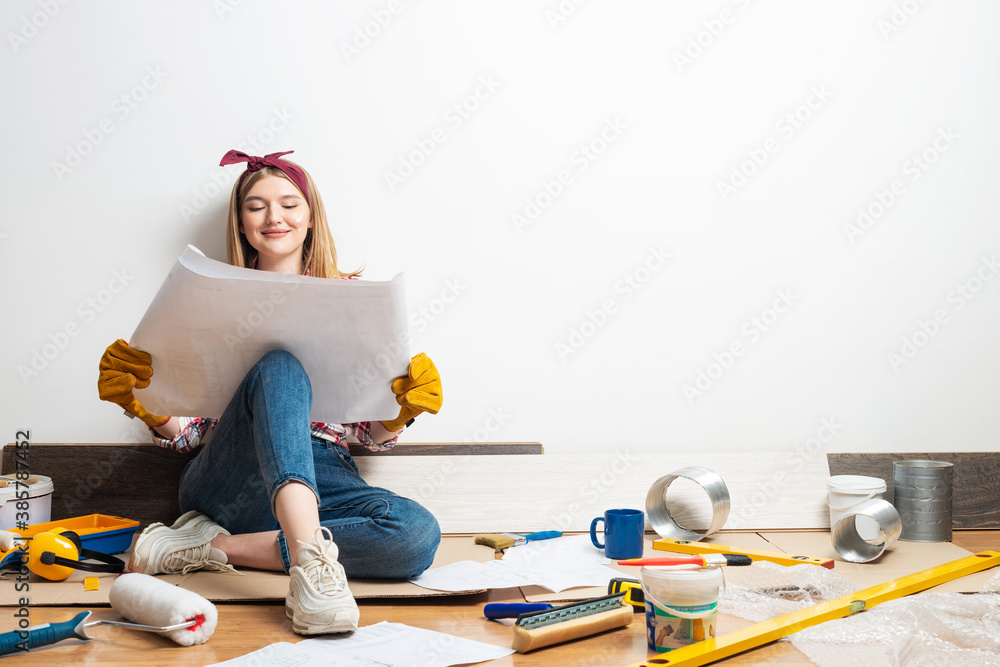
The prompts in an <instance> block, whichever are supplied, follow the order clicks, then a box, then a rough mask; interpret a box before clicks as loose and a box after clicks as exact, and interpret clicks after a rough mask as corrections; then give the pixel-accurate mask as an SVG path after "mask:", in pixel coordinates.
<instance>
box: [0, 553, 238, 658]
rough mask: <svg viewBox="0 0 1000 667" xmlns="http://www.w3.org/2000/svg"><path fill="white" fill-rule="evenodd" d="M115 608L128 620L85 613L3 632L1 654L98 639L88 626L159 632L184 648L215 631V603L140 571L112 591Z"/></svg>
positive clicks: (121, 578)
mask: <svg viewBox="0 0 1000 667" xmlns="http://www.w3.org/2000/svg"><path fill="white" fill-rule="evenodd" d="M108 599H109V601H110V602H111V607H112V608H113V609H114V610H115V611H116V612H118V613H119V614H120V615H121V616H122V617H124V618H125V619H126V621H128V622H125V621H105V620H99V621H91V622H89V623H88V622H87V619H88V618H89V617H90V614H91V612H89V611H84V612H81V613H79V614H77V615H76V617H74V618H73V619H71V620H69V621H64V622H62V623H46V624H44V625H38V626H35V627H31V628H25V629H24V630H15V631H13V632H8V633H5V634H3V635H0V655H7V654H11V653H20V652H22V651H27V650H29V649H34V648H37V647H39V646H47V645H49V644H55V643H56V642H60V641H62V640H63V639H73V638H76V639H84V640H86V639H92V637H91V636H90V635H88V634H87V628H91V627H94V626H96V625H110V626H113V627H118V628H128V629H131V630H144V631H146V632H156V633H159V634H162V635H164V636H166V637H169V638H170V639H172V640H173V641H175V642H176V643H178V644H180V645H181V646H193V645H195V644H204V643H205V642H207V641H208V638H209V637H211V636H212V633H213V632H214V631H215V626H216V624H217V623H218V612H217V611H216V609H215V605H213V604H212V603H211V602H209V601H208V600H206V599H205V598H203V597H201V596H200V595H198V594H197V593H193V592H191V591H187V590H184V589H183V588H178V587H177V586H173V585H171V584H168V583H166V582H165V581H162V580H160V579H157V578H156V577H152V576H149V575H147V574H139V573H137V572H126V573H125V574H122V575H120V576H119V577H118V578H117V579H115V582H114V583H113V584H112V585H111V591H110V592H109V593H108Z"/></svg>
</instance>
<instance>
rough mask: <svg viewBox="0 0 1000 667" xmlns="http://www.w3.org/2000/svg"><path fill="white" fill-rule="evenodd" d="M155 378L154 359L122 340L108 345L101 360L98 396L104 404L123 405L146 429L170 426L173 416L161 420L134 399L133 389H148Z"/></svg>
mask: <svg viewBox="0 0 1000 667" xmlns="http://www.w3.org/2000/svg"><path fill="white" fill-rule="evenodd" d="M152 376H153V358H152V357H151V356H149V355H148V354H146V353H145V352H142V351H140V350H136V349H135V348H131V347H129V346H128V343H126V342H125V341H123V340H122V339H121V338H119V339H118V340H116V341H115V342H114V343H112V344H111V345H109V346H108V349H107V350H105V351H104V356H102V357H101V374H100V376H99V377H98V379H97V393H98V394H99V395H100V397H101V400H102V401H110V402H111V403H116V404H118V405H120V406H121V407H122V408H123V409H124V410H125V411H126V412H129V413H131V414H133V415H135V416H136V417H138V418H139V419H141V420H142V421H143V423H145V424H146V425H147V426H149V427H151V428H156V427H157V426H162V425H163V424H165V423H167V421H168V420H169V419H170V417H159V416H157V415H151V414H149V413H148V412H146V409H145V408H144V407H142V405H141V404H140V403H139V401H137V400H135V395H134V394H133V393H132V390H133V389H134V388H135V387H138V388H140V389H142V388H143V387H148V386H149V378H151V377H152Z"/></svg>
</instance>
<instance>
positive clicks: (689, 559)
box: [618, 556, 705, 567]
mask: <svg viewBox="0 0 1000 667" xmlns="http://www.w3.org/2000/svg"><path fill="white" fill-rule="evenodd" d="M618 564H619V565H700V566H702V567H704V566H705V559H704V558H703V557H701V556H682V557H678V558H633V559H632V560H620V561H618Z"/></svg>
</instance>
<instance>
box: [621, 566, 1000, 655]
mask: <svg viewBox="0 0 1000 667" xmlns="http://www.w3.org/2000/svg"><path fill="white" fill-rule="evenodd" d="M997 565H1000V552H997V551H982V552H980V553H977V554H973V555H971V556H966V557H965V558H959V559H958V560H954V561H952V562H950V563H945V564H944V565H938V566H937V567H932V568H929V569H926V570H921V571H920V572H915V573H914V574H909V575H906V576H905V577H900V578H899V579H893V580H892V581H887V582H885V583H884V584H878V585H877V586H872V587H871V588H866V589H864V590H862V591H858V592H856V593H851V594H850V595H845V596H843V597H839V598H837V599H836V600H829V601H827V602H821V603H819V604H816V605H813V606H811V607H806V608H805V609H800V610H798V611H794V612H792V613H790V614H785V615H784V616H779V617H778V618H772V619H771V620H770V621H764V622H763V623H757V624H756V625H751V626H749V627H746V628H743V629H742V630H736V631H735V632H730V633H727V634H724V635H722V636H720V637H714V638H711V639H706V640H705V641H700V642H696V643H694V644H691V645H689V646H685V647H684V648H679V649H675V650H673V651H669V652H667V653H660V654H658V655H657V656H656V657H653V658H649V659H647V660H643V661H642V662H637V663H634V664H633V665H631V666H630V667H653V666H655V665H670V666H671V667H678V666H680V665H683V666H684V667H695V666H696V665H707V664H708V663H711V662H715V661H716V660H722V659H723V658H728V657H729V656H731V655H735V654H737V653H740V652H742V651H747V650H750V649H752V648H757V647H758V646H763V645H764V644H767V643H769V642H773V641H776V640H778V639H781V638H782V637H785V636H788V635H790V634H792V633H793V632H798V631H799V630H802V629H805V628H808V627H811V626H813V625H819V624H820V623H824V622H826V621H832V620H834V619H837V618H843V617H845V616H850V615H851V614H855V613H857V612H859V611H862V610H864V609H870V608H871V607H874V606H875V605H877V604H880V603H882V602H885V601H887V600H895V599H896V598H900V597H903V596H904V595H910V594H911V593H919V592H920V591H923V590H927V589H928V588H931V587H933V586H937V585H938V584H943V583H945V582H946V581H952V580H953V579H959V578H961V577H964V576H965V575H967V574H974V573H976V572H981V571H982V570H988V569H989V568H991V567H995V566H997Z"/></svg>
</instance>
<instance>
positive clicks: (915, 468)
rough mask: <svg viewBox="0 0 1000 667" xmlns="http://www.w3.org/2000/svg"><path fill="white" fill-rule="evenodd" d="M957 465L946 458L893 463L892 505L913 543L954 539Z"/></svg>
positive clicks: (902, 533) (904, 536)
mask: <svg viewBox="0 0 1000 667" xmlns="http://www.w3.org/2000/svg"><path fill="white" fill-rule="evenodd" d="M953 469H954V466H953V465H952V464H951V463H948V462H946V461H923V460H912V461H896V462H895V463H893V464H892V504H893V505H895V507H896V511H898V512H899V518H900V520H901V521H902V524H903V530H902V532H901V533H900V535H899V539H901V540H908V541H910V542H948V541H950V540H951V494H952V473H953Z"/></svg>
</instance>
